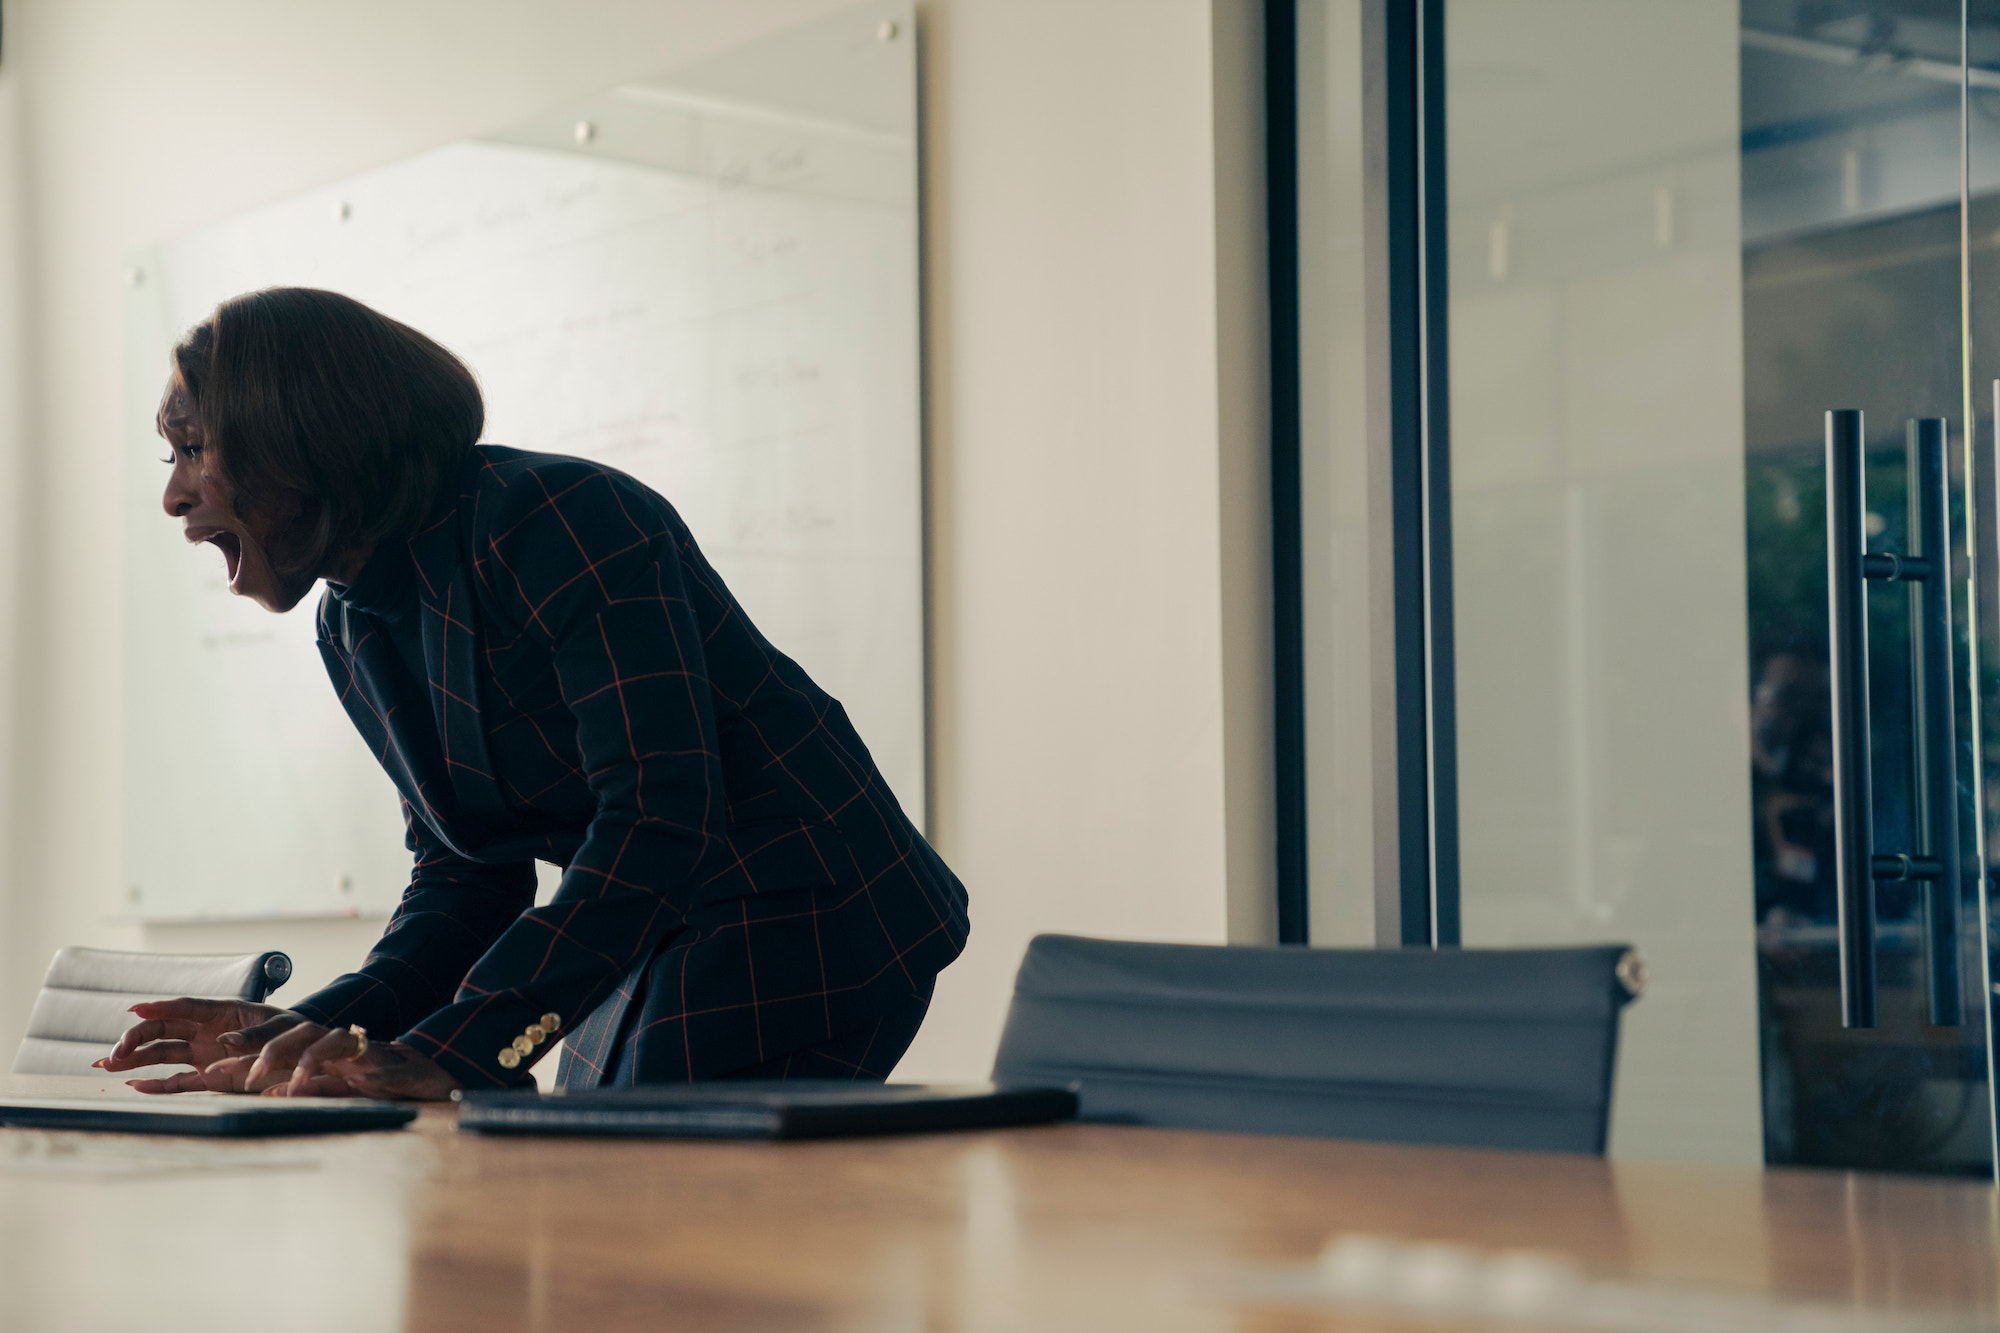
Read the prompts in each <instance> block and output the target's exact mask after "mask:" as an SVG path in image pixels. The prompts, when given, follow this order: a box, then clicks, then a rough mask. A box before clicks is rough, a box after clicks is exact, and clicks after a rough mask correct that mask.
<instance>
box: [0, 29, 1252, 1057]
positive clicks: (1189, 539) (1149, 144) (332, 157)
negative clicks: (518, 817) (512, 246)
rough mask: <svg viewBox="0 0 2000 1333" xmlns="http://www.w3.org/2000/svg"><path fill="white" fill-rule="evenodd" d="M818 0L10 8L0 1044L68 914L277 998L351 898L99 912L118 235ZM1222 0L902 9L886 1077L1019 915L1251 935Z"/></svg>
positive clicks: (381, 154) (108, 777)
mask: <svg viewBox="0 0 2000 1333" xmlns="http://www.w3.org/2000/svg"><path fill="white" fill-rule="evenodd" d="M843 3H845V0H757V2H756V3H754V4H753V3H745V2H744V0H590V2H588V3H584V2H582V0H577V2H573V3H567V4H564V5H560V6H556V5H549V4H546V3H539V2H537V0H430V2H429V3H425V4H422V5H411V4H408V3H398V2H397V0H343V3H338V4H335V3H328V2H325V0H312V2H311V3H304V2H301V3H288V4H284V5H273V4H270V3H268V2H267V0H189V2H188V3H183V4H179V5H175V6H161V5H158V4H156V3H151V0H91V3H88V4H78V3H75V2H74V0H14V3H11V4H9V5H8V7H7V33H6V38H7V41H6V71H5V74H4V76H0V171H4V169H5V162H6V158H5V153H6V133H7V126H8V123H9V122H8V120H7V115H8V112H7V106H8V104H7V102H6V100H5V98H6V96H7V93H8V85H9V84H10V83H11V84H18V89H17V90H16V92H17V93H18V97H19V100H20V106H21V116H20V123H21V129H22V137H21V147H22V155H23V162H24V170H23V172H22V173H21V180H22V183H23V185H24V186H25V193H24V196H23V197H24V199H25V204H26V213H25V227H26V241H25V243H24V245H25V248H24V251H23V253H25V254H26V255H27V256H28V258H29V261H30V262H29V269H30V271H31V274H32V282H31V290H30V292H29V299H28V300H27V302H26V305H25V311H26V313H27V315H28V317H29V319H30V320H31V321H32V325H33V327H34V329H35V336H34V338H33V339H32V340H31V341H32V342H33V344H34V345H35V347H36V348H37V353H36V360H35V362H34V378H33V383H34V385H35V388H36V392H35V393H34V394H33V395H31V396H30V395H21V396H19V397H18V398H17V397H16V396H14V395H12V394H5V395H4V396H0V445H4V442H5V430H6V426H5V410H4V408H5V405H6V404H10V403H15V402H19V403H20V405H21V406H22V407H23V409H24V410H25V411H26V413H27V414H28V416H27V421H28V423H29V428H28V429H27V431H26V432H25V436H24V438H25V439H26V440H28V441H30V442H31V444H30V445H29V447H26V448H24V449H22V450H21V451H20V457H21V459H22V466H23V467H24V468H25V470H26V481H25V485H24V488H23V492H22V493H23V494H24V495H25V496H26V497H28V498H29V500H30V501H31V503H29V504H28V505H27V506H26V507H27V510H28V523H27V527H26V529H25V548H24V549H25V552H26V554H25V557H24V559H25V565H24V574H25V578H24V582H25V585H26V586H25V595H24V596H23V597H22V598H21V599H20V601H19V602H18V603H15V602H13V601H12V600H11V599H10V600H9V601H8V602H7V603H6V605H7V608H8V610H9V612H10V613H11V614H9V615H6V616H4V617H0V619H4V620H5V622H6V623H7V624H9V625H18V626H19V627H20V632H21V641H22V642H23V643H24V644H27V645H31V650H30V651H27V652H25V653H24V654H23V661H22V666H21V672H20V680H19V686H18V689H17V690H16V692H15V694H14V697H15V699H16V700H17V701H18V705H19V711H20V715H21V734H20V738H19V742H18V745H17V747H16V749H15V751H14V753H15V756H16V764H15V770H14V771H15V773H16V775H17V779H18V781H17V790H18V793H19V796H18V800H17V801H16V803H15V804H14V807H13V809H14V812H15V813H16V814H17V816H18V819H17V821H16V824H15V828H16V833H15V836H14V839H13V841H12V842H11V843H10V844H9V853H10V854H9V856H8V858H7V863H6V871H7V875H8V881H7V897H6V921H5V925H6V939H7V945H6V949H5V953H4V956H0V966H4V969H5V970H4V973H0V1048H4V1047H5V1046H6V1045H7V1044H8V1043H10V1042H11V1040H12V1034H13V1033H14V1032H17V1031H18V1030H19V1026H20V1024H21V1022H22V1020H23V1018H24V1017H25V1010H26V1005H27V1003H28V1002H29V1001H30V1000H31V998H32V996H33V993H34V989H35V986H36V984H37V982H38V980H39V976H40V971H41V968H42V966H43V964H44V963H45V962H46V960H47V958H48V956H49V954H50V953H52V952H53V951H54V950H55V948H57V947H58V946H59V945H62V944H65V943H92V944H98V945H102V946H105V947H113V948H143V949H156V950H198V949H209V948H232V949H233V948H245V949H247V948H254V947H279V948H284V949H286V950H288V951H289V952H291V953H292V955H293V957H294V959H295V960H296V962H297V963H298V965H299V981H297V982H295V983H294V986H293V987H292V988H290V989H288V990H287V991H286V992H281V994H280V996H279V997H278V998H279V999H281V1000H282V999H283V998H284V997H285V996H286V995H298V994H303V993H304V992H305V990H307V989H309V988H310V987H311V986H313V985H316V984H318V983H319V982H320V981H321V980H323V979H325V978H326V977H329V976H331V975H333V974H335V973H337V972H338V971H340V970H343V969H344V968H346V967H348V966H351V965H352V964H353V963H354V962H355V961H357V960H358V959H359V957H360V956H361V954H362V953H363V952H364V951H365V949H366V947H367V945H368V943H369V942H370V941H371V940H372V938H373V936H374V933H375V930H376V929H377V928H378V926H377V925H376V924H375V923H366V922H354V923H350V922H309V923H298V922H286V923H278V922H273V923H268V924H250V925H241V926H227V927H220V926H203V927H189V926H182V927H152V928H145V927H139V926H136V925H131V924H126V923H120V922H118V921H117V920H116V919H115V918H116V914H117V911H118V890H119V884H118V879H119V866H120V847H119V844H118V837H119V829H120V827H121V820H120V817H119V810H118V807H117V804H116V803H117V801H118V800H119V799H120V797H119V784H118V781H117V776H116V775H117V771H118V770H117V764H118V762H119V754H118V746H119V737H120V735H121V718H120V717H119V715H118V708H119V703H118V701H119V699H120V698H121V689H120V682H119V679H118V676H117V672H118V670H119V666H118V664H119V662H120V660H121V653H120V644H119V641H118V635H119V633H120V624H121V622H120V613H119V578H120V572H119V571H120V549H119V532H118V529H117V525H116V521H115V520H116V515H117V495H118V488H119V484H120V477H121V474H122V469H123V467H124V464H125V460H124V459H123V458H122V457H121V450H122V449H123V448H124V447H125V446H124V444H123V442H122V434H121V431H120V421H119V415H118V414H119V394H120V375H121V371H120V365H119V357H120V354H121V333H120V294H119V290H118V283H119V281H120V274H121V267H120V262H119V261H120V256H121V254H122V253H123V252H124V251H125V250H126V249H128V248H129V247H131V246H134V245H137V244H140V243H143V242H146V241H149V240H152V239H155V238H157V237H160V236H163V235H169V234H172V233H175V232H177V231H180V230H183V229H185V228H187V227H190V226H194V225H197V224H199V223H202V222H205V221H209V220H212V219H214V218H217V217H221V216H225V215H227V214H229V213H232V212H234V211H237V210H239V209H242V208H245V207H248V206H251V205H254V204H257V203H261V202H264V201H267V200H270V199H274V198H279V197H282V196H284V195H286V194H289V193H292V192H294V191H297V190H300V189H303V188H305V187H307V186H310V185H313V184H316V183H319V182H323V181H326V180H330V179H337V178H339V177H341V176H344V175H347V174H350V173H353V172H357V171H362V170H365V169H368V168H371V167H375V166H380V165H382V164H385V163H388V162H391V161H395V160H397V159H399V158H402V157H404V156H407V155H409V154H412V153H415V152H419V151H422V150H424V149H427V148H430V147H434V146H436V145H438V144H440V143H444V142H447V141H449V140H452V139H454V138H458V137H460V136H463V135H466V134H469V133H474V132H477V131H481V130H485V129H489V128H491V127H493V126H496V125H501V124H505V123H507V122H509V121H511V120H514V119H517V118H519V117H521V116H523V115H524V114H527V113H529V112H532V111H534V110H536V109H538V108H540V107H542V106H544V105H547V104H549V103H552V102H559V101H562V100H564V99H567V98H571V97H575V96H577V95H579V94H584V93H588V92H590V91H593V90H596V89H599V88H602V87H604V86H606V85H608V84H611V83H613V82H616V81H618V80H620V79H623V78H627V77H631V76H635V75H639V74H643V73H646V72H648V71H651V70H654V69H658V68H661V67H663V66H666V65H670V64H673V63H676V62H678V61H680V60H682V59H687V58H691V57H694V56H697V55H700V54H702V53H704V52H707V51H709V50H713V49H717V48H720V47H722V46H726V45H729V44H732V43H734V42H736V41H740V40H744V39H747V38H749V37H752V36H755V35H757V34H759V33H761V32H764V31H767V30H770V29H773V28H776V27H779V26H782V25H785V24H788V23H791V22H795V21H798V20H801V19H803V18H806V17H810V16H812V15H814V14H817V13H821V12H825V11H828V10H831V9H835V8H839V7H841V6H842V4H843ZM1255 8H1256V7H1255V6H1253V5H1250V4H1248V3H1246V2H1245V0H1214V3H1211V0H1071V2H1070V3H1059V2H1058V0H939V2H938V3H932V4H928V5H925V6H923V8H922V19H923V29H924V31H923V40H924V43H925V54H926V58H927V69H926V76H925V77H926V97H925V110H926V116H927V122H928V123H927V129H926V135H927V141H926V168H927V172H928V182H927V188H928V191H929V195H928V209H929V217H928V223H929V228H930V231H929V245H930V250H929V270H928V275H929V282H930V288H929V297H928V311H927V318H928V321H929V323H928V338H929V357H930V403H929V424H930V431H931V450H932V452H931V492H930V495H931V504H932V508H933V517H932V524H933V565H934V568H933V577H932V585H933V591H932V597H933V608H932V613H933V646H932V647H933V657H934V680H933V690H934V716H933V733H934V741H933V744H934V749H935V770H936V793H937V795H936V809H937V818H936V824H937V842H938V845H939V848H940V850H941V851H942V852H943V853H944V855H945V857H946V858H947V859H948V860H949V861H950V862H951V863H952V865H953V866H954V867H955V868H956V869H957V870H958V872H959V873H960V875H961V876H962V877H963V878H964V880H965V881H966V883H967V884H968V886H969V887H970V889H971V892H972V914H973V922H974V928H973V929H974V933H973V945H972V948H971V950H970V951H969V953H968V954H967V956H966V957H965V959H963V960H962V961H961V962H960V963H959V964H958V965H957V966H956V967H954V968H953V969H952V970H951V971H950V972H948V973H947V974H946V977H945V979H944V981H943V983H942V984H941V986H940V989H939V994H938V999H937V1003H936V1006H935V1009H934V1011H933V1018H932V1021H931V1022H930V1023H929V1024H928V1025H927V1026H926V1028H925V1030H924V1032H923V1034H922V1036H921V1037H920V1038H919V1043H918V1046H917V1047H916V1048H915V1050H914V1051H913V1052H912V1056H911V1058H910V1060H909V1061H908V1062H906V1072H909V1073H913V1074H919V1075H971V1074H978V1073H983V1072H984V1070H985V1068H986V1065H987V1064H988V1062H990V1059H991V1052H992V1045H993V1041H994V1039H995V1037H996V1035H997V1032H998V1026H999V1022H1000V1019H1001V1016H1002V1014H1003V1012H1004V1007H1005V1003H1006V997H1007V991H1008V987H1009V985H1010V984H1011V978H1012V973H1013V968H1014V966H1015V964H1016V962H1017V961H1018V958H1019V954H1020V950H1021V947H1022V946H1023V944H1024V943H1025V942H1026V940H1027V938H1028V936H1029V935H1030V934H1032V933H1033V932H1035V931H1037V930H1073V931H1088V932H1099V933H1106V934H1121V935H1132V936H1151V937H1156V938H1171V939H1189V940H1220V939H1222V938H1224V936H1225V932H1226V931H1227V930H1229V929H1230V923H1232V922H1234V926H1235V930H1236V932H1237V934H1238V935H1239V937H1244V938H1252V937H1258V936H1259V935H1261V934H1262V933H1265V932H1267V931H1268V920H1267V918H1268V913H1266V912H1265V911H1264V910H1263V906H1264V904H1266V903H1268V901H1269V892H1270V890H1269V837H1268V823H1269V796H1268V776H1267V774H1268V770H1269V763H1268V758H1267V755H1266V751H1265V746H1266V745H1267V741H1265V740H1264V739H1263V734H1264V731H1265V730H1266V728H1265V726H1264V722H1263V719H1264V718H1265V717H1266V716H1268V709H1267V708H1264V706H1263V705H1262V703H1261V702H1260V700H1259V696H1257V694H1256V692H1257V691H1260V690H1262V689H1264V688H1265V687H1264V682H1265V680H1267V678H1268V675H1269V672H1268V669H1267V666H1266V659H1265V658H1264V657H1263V656H1262V651H1263V650H1262V648H1261V646H1260V645H1261V644H1262V643H1263V642H1264V639H1262V638H1258V637H1257V627H1258V626H1260V625H1261V624H1262V623H1263V622H1262V619H1261V617H1262V616H1264V615H1266V614H1267V611H1266V610H1265V609H1263V608H1264V606H1265V605H1266V604H1267V603H1268V595H1267V594H1265V593H1264V592H1263V584H1262V574H1261V572H1260V571H1261V570H1262V569H1263V567H1264V563H1265V560H1266V557H1265V551H1266V549H1267V546H1266V544H1265V542H1266V539H1265V537H1264V535H1263V526H1262V525H1263V517H1262V514H1263V509H1262V494H1263V490H1262V482H1261V476H1262V474H1261V471H1260V469H1261V466H1262V464H1261V459H1262V456H1263V451H1264V442H1263V425H1262V417H1261V409H1260V408H1259V406H1258V404H1259V403H1260V401H1261V393H1260V392H1259V390H1258V386H1259V385H1260V383H1261V374H1262V371H1261V365H1262V361H1261V357H1262V351H1261V329H1262V323H1261V321H1262V312H1261V299H1262V298H1261V288H1260V287H1259V285H1258V280H1259V278H1260V275H1261V257H1260V256H1258V255H1257V254H1256V253H1255V251H1254V246H1255V245H1256V244H1257V243H1258V242H1259V241H1260V240H1261V231H1262V227H1261V215H1260V214H1259V213H1258V211H1257V207H1258V205H1257V196H1258V194H1259V192H1260V191H1261V182H1260V180H1259V178H1258V173H1257V171H1256V169H1255V162H1256V149H1255V135H1254V130H1253V129H1252V127H1253V126H1254V123H1255V118H1254V115H1252V114H1251V113H1250V111H1249V108H1251V107H1254V105H1255V98H1256V97H1257V96H1258V95H1259V90H1258V85H1257V80H1256V77H1255V71H1254V63H1253V61H1254V52H1255V50H1256V43H1255V40H1254V28H1253V27H1252V18H1251V16H1252V14H1253V12H1254V10H1255ZM1246 99H1247V100H1246ZM1218 125H1220V126H1222V129H1221V131H1220V133H1221V136H1222V137H1221V138H1220V139H1218V131H1217V128H1216V127H1217V126H1218ZM1218 143H1221V144H1223V145H1225V146H1226V149H1227V151H1226V152H1225V153H1224V154H1223V155H1222V157H1221V159H1220V160H1218V152H1217V145H1218ZM0 179H4V177H0ZM4 230H5V222H4V217H0V238H4ZM1246 246H1248V247H1253V248H1252V249H1249V250H1246V249H1245V247H1246ZM0 254H4V252H0ZM1218 256H1223V257H1224V259H1226V261H1227V262H1219V259H1218ZM5 282H6V278H5V270H4V268H0V297H4V296H5V295H6V290H7V289H6V286H5ZM13 304H14V303H11V302H10V303H9V307H8V308H10V309H11V308H12V307H13ZM4 337H5V333H4V319H0V341H4ZM22 364H23V358H16V359H15V360H14V362H13V363H12V368H11V369H8V368H0V390H5V389H7V388H9V387H11V386H13V385H16V384H19V383H22V382H24V381H23V380H22V379H21V378H18V377H19V376H20V375H21V374H22V372H21V370H20V367H21V365H22ZM9 374H13V375H15V376H17V378H14V379H9V378H7V376H8V375H9ZM4 526H5V525H4V524H0V530H4ZM1260 598H1261V599H1262V601H1261V602H1260V600H1259V599H1260ZM1246 635H1248V636H1249V637H1247V638H1246V637H1244V636H1246ZM1266 637H1267V636H1266ZM1226 641H1227V642H1229V643H1230V644H1231V645H1232V646H1231V647H1230V649H1229V651H1228V652H1225V642H1226ZM0 660H4V659H0ZM0 683H4V677H0ZM1246 701H1247V702H1246ZM0 721H4V719H0ZM200 740H201V738H200V737H198V736H191V737H189V738H188V744H189V765H188V773H189V779H188V780H189V781H193V782H200V783H203V784H204V785H206V786H208V787H209V788H210V789H211V790H212V791H213V793H214V797H215V810H216V818H217V823H218V825H219V826H224V827H226V820H227V813H228V808H229V775H228V774H226V773H212V772H207V771H205V770H204V769H203V768H202V765H201V761H200V755H201V747H200ZM212 835H213V831H212V830H208V829H191V830H189V833H188V836H189V837H190V838H195V837H202V836H212Z"/></svg>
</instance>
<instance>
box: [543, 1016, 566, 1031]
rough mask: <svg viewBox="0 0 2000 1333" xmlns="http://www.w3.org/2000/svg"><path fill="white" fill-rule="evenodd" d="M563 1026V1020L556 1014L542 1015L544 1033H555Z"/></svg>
mask: <svg viewBox="0 0 2000 1333" xmlns="http://www.w3.org/2000/svg"><path fill="white" fill-rule="evenodd" d="M561 1026H562V1019H561V1018H559V1017H557V1016H556V1015H554V1014H543V1015H542V1030H543V1031H544V1032H554V1031H555V1030H556V1029H557V1028H560V1027H561Z"/></svg>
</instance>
